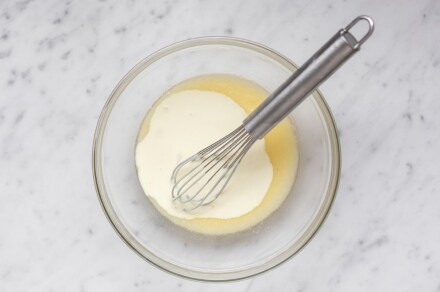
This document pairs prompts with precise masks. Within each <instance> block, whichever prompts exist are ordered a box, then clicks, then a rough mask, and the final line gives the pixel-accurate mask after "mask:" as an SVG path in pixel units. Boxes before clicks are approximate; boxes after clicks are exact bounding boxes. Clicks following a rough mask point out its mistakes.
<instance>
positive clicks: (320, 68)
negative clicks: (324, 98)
mask: <svg viewBox="0 0 440 292" xmlns="http://www.w3.org/2000/svg"><path fill="white" fill-rule="evenodd" d="M361 20H365V21H367V22H368V26H369V29H368V32H367V33H366V34H365V35H364V36H363V37H362V38H361V39H360V40H359V41H358V40H357V39H356V38H355V37H354V36H353V35H352V34H351V33H350V32H349V31H350V29H351V28H352V27H353V26H354V25H356V24H357V23H358V22H359V21H361ZM373 30H374V23H373V20H372V19H371V18H370V17H369V16H365V15H361V16H359V17H357V18H355V19H354V20H353V21H352V22H351V23H350V24H349V25H347V27H345V28H343V29H341V30H339V31H338V32H337V33H336V34H335V35H334V36H333V37H332V38H331V39H330V40H328V41H327V42H326V43H325V44H324V45H323V46H322V47H321V48H320V49H319V50H318V51H317V52H316V53H315V54H314V55H313V56H312V57H311V58H310V59H309V60H308V61H307V62H305V63H304V65H302V66H301V67H300V68H299V69H298V70H297V71H295V73H293V75H292V76H290V77H289V78H288V79H287V80H286V81H285V82H284V83H283V84H282V85H281V86H280V87H278V88H277V89H276V90H275V92H273V93H272V94H271V95H270V96H269V97H268V98H267V99H266V100H265V101H264V102H263V103H262V104H261V105H260V106H259V107H258V108H257V109H255V110H254V111H253V112H252V113H251V114H250V115H249V116H248V117H247V118H246V119H245V120H244V121H243V125H244V127H245V129H246V131H247V132H248V133H249V134H250V135H251V136H253V137H255V138H258V139H261V138H262V137H264V136H265V135H266V134H267V133H268V132H269V131H270V130H271V129H272V128H273V127H274V126H275V125H277V124H278V123H279V122H280V121H281V120H282V119H283V118H285V117H286V116H287V115H288V114H289V113H290V112H291V111H292V110H293V109H294V108H295V107H296V106H297V105H298V104H300V103H301V102H302V101H303V100H304V99H305V98H306V97H307V96H309V95H310V94H311V93H312V92H313V91H314V90H315V89H316V88H317V87H318V86H319V85H320V84H321V83H322V82H324V81H325V80H326V79H327V78H328V77H330V76H331V75H332V74H333V73H334V72H335V71H336V70H337V69H338V68H339V67H340V66H341V65H342V64H343V63H344V62H345V61H347V60H348V59H349V58H350V57H351V56H353V55H354V54H355V53H356V52H357V51H359V49H360V46H361V45H362V44H363V43H364V42H365V41H366V40H367V39H368V38H369V37H370V35H371V34H372V33H373Z"/></svg>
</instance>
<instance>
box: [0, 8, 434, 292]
mask: <svg viewBox="0 0 440 292" xmlns="http://www.w3.org/2000/svg"><path fill="white" fill-rule="evenodd" d="M358 14H369V15H371V16H372V17H373V18H374V19H375V21H376V24H377V30H376V31H375V34H374V36H373V37H372V39H371V40H370V41H369V42H368V43H367V44H366V45H365V48H364V50H362V51H361V53H359V54H358V56H357V57H356V59H355V60H352V61H350V62H349V63H348V64H347V65H345V66H344V68H343V70H341V71H340V72H338V73H337V74H336V75H335V76H334V78H333V79H332V80H331V81H329V82H328V83H326V84H325V85H324V86H323V87H322V91H323V93H324V95H325V96H326V97H327V100H328V102H329V104H330V106H331V107H332V109H333V113H334V115H335V119H336V121H337V124H338V127H339V131H340V134H341V144H342V153H343V169H342V181H341V185H340V189H339V193H338V197H337V200H336V202H335V204H334V207H333V209H332V212H331V214H330V216H329V218H328V220H327V221H326V223H325V224H324V226H323V227H322V229H321V230H320V232H319V233H318V235H317V236H316V237H315V238H314V240H313V241H312V242H311V243H310V244H309V245H308V246H307V247H306V248H305V249H304V250H303V251H302V252H301V253H300V254H299V255H298V256H296V257H295V258H294V259H293V260H291V261H289V262H288V263H286V264H284V265H282V266H281V267H279V268H277V269H275V270H273V271H270V272H268V273H266V274H263V275H262V276H259V277H257V278H254V279H251V280H245V281H240V282H235V283H229V284H220V285H214V284H203V283H198V282H191V281H188V280H183V279H179V278H176V277H174V276H170V275H168V274H166V273H164V272H162V271H160V270H158V269H156V268H154V267H153V266H151V265H149V264H147V263H146V262H144V261H143V260H142V259H140V258H139V257H138V256H137V255H135V254H134V253H133V252H132V251H131V250H130V249H128V248H127V247H126V246H125V245H124V243H123V242H122V241H121V240H119V238H118V237H117V236H116V234H115V232H114V231H113V230H112V228H111V227H110V225H109V224H108V222H107V220H106V218H105V216H104V215H103V212H102V211H101V208H100V205H99V203H98V200H97V198H96V195H95V190H94V186H93V180H92V173H91V161H90V160H91V159H90V156H91V145H92V138H93V133H94V129H95V125H96V122H97V118H98V116H99V113H100V110H101V108H102V106H103V104H104V103H105V101H106V98H107V96H108V95H109V93H110V92H111V90H112V89H113V87H114V86H115V84H116V83H117V82H118V81H119V79H120V78H121V77H122V76H123V75H124V74H125V73H126V72H127V71H128V70H129V69H130V68H131V67H132V66H133V65H135V64H136V63H137V62H138V61H139V60H140V59H142V58H144V57H145V56H146V55H148V54H150V53H152V52H153V51H155V50H157V49H160V48H161V47H163V46H165V45H168V44H171V43H173V42H175V41H179V40H183V39H187V38H190V37H197V36H206V35H231V36H236V37H243V38H247V39H250V40H253V41H256V42H260V43H263V44H265V45H267V46H270V47H272V48H274V49H275V50H278V51H280V52H281V53H283V54H285V55H287V56H288V57H290V58H291V59H293V60H294V61H295V62H297V63H302V62H303V61H305V60H306V58H307V57H308V56H309V55H310V53H311V52H313V51H314V50H316V49H317V48H318V47H319V46H320V45H321V44H322V42H323V41H324V40H326V39H327V38H328V37H329V36H331V35H332V34H333V33H334V32H335V31H336V30H337V29H338V28H340V27H341V26H343V25H345V24H346V23H348V21H350V20H351V19H352V18H353V17H354V16H356V15H358ZM439 82H440V1H438V0H431V1H428V0H421V1H411V0H402V1H398V0H372V1H346V0H336V1H323V0H320V1H306V0H304V1H288V0H273V1H262V0H260V1H251V0H243V1H139V0H138V1H131V0H130V1H116V0H107V1H105V0H102V1H84V0H82V1H81V0H79V1H70V0H69V1H66V0H62V1H54V0H48V1H35V0H26V1H1V2H0V291H166V290H170V291H171V290H173V291H207V290H209V291H228V292H233V291H240V292H244V291H302V292H306V291H440V248H439V246H440V245H439V243H440V228H439V226H440V158H439V157H440V156H439V153H440V152H439V149H440V116H439V112H440V98H439V93H438V88H439Z"/></svg>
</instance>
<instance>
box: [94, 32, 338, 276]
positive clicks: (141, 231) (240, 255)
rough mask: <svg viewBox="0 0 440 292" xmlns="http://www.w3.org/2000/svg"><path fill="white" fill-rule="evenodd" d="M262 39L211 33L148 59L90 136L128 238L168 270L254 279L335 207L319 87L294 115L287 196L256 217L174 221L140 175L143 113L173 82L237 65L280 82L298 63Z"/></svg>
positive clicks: (98, 178) (108, 204) (100, 182)
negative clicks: (212, 230)
mask: <svg viewBox="0 0 440 292" xmlns="http://www.w3.org/2000/svg"><path fill="white" fill-rule="evenodd" d="M296 68H297V67H296V66H295V64H294V63H292V62H291V61H289V60H288V59H287V58H285V57H284V56H282V55H280V54H279V53H277V52H275V51H273V50H271V49H269V48H267V47H264V46H262V45H259V44H256V43H253V42H250V41H246V40H241V39H235V38H226V37H206V38H199V39H192V40H187V41H183V42H180V43H176V44H174V45H171V46H169V47H166V48H164V49H162V50H160V51H158V52H156V53H154V54H152V55H151V56H149V57H147V58H146V59H144V60H142V61H141V62H140V63H139V64H137V65H136V66H135V67H134V68H133V69H131V70H130V72H128V74H127V75H126V76H125V77H124V78H123V79H122V80H121V81H120V82H119V84H118V85H117V86H116V88H115V89H114V91H113V92H112V94H111V95H110V97H109V99H108V101H107V103H106V104H105V106H104V108H103V110H102V113H101V116H100V118H99V121H98V125H97V128H96V133H95V138H94V143H93V173H94V180H95V186H96V190H97V193H98V197H99V200H100V202H101V204H102V207H103V210H104V212H105V214H106V216H107V218H108V219H109V221H110V223H111V224H112V226H113V227H114V229H115V230H116V232H117V233H118V234H119V236H120V237H121V238H122V240H123V241H124V242H125V243H126V244H127V245H128V246H129V247H130V248H131V249H132V250H133V251H135V252H136V253H137V254H138V255H140V256H141V257H142V258H144V259H145V260H147V261H149V262H150V263H152V264H154V265H155V266H157V267H159V268H161V269H163V270H165V271H168V272H170V273H173V274H176V275H179V276H183V277H187V278H191V279H197V280H205V281H230V280H238V279H243V278H247V277H250V276H254V275H257V274H259V273H262V272H264V271H267V270H270V269H271V268H273V267H275V266H277V265H279V264H281V263H282V262H284V261H286V260H287V259H289V258H291V257H292V256H293V255H295V254H296V253H297V252H298V251H299V250H300V249H301V248H302V247H304V246H305V245H306V244H307V242H309V240H310V239H311V238H312V237H313V235H314V234H315V233H316V232H317V230H318V229H319V227H320V226H321V224H322V223H323V221H324V219H325V217H326V215H327V213H328V212H329V209H330V206H331V204H332V201H333V199H334V197H335V193H336V189H337V185H338V181H339V176H340V150H339V142H338V136H337V132H336V127H335V124H334V120H333V118H332V115H331V113H330V109H329V108H328V106H327V104H326V103H325V101H324V98H323V97H322V95H321V94H320V93H319V92H318V91H315V92H314V93H313V95H312V96H310V97H309V98H308V99H306V100H305V101H304V102H303V103H302V104H301V105H300V106H299V107H298V108H296V109H295V110H294V111H293V112H292V113H291V114H290V116H289V118H290V119H292V120H293V121H294V123H295V126H296V132H297V137H298V143H299V155H300V158H299V167H298V173H297V178H296V181H295V184H294V186H293V188H292V190H291V193H290V194H289V196H288V197H287V199H286V201H285V202H284V203H283V205H282V206H281V207H280V208H279V209H278V210H277V211H276V212H274V213H273V214H272V215H271V216H269V217H268V218H267V219H266V220H264V221H263V222H261V223H260V224H258V225H257V226H255V227H253V228H251V229H249V230H247V231H244V232H240V233H236V234H231V235H226V236H220V237H212V236H204V235H201V234H196V233H192V232H189V231H187V230H185V229H183V228H180V227H178V226H175V225H174V224H173V223H171V222H169V221H168V220H167V219H166V218H164V217H163V216H162V215H161V214H159V212H158V211H157V210H156V209H155V208H154V207H153V206H152V204H151V203H150V201H149V199H148V198H147V197H146V196H145V194H144V192H143V191H142V188H141V186H140V184H139V181H138V177H137V173H136V167H135V143H136V137H137V134H138V130H139V127H140V125H141V122H142V119H143V118H144V116H145V114H146V112H147V111H148V110H149V108H150V107H151V106H152V105H153V103H154V102H155V100H156V99H157V98H159V97H160V96H161V95H162V94H163V93H164V92H165V91H166V90H167V89H169V88H170V87H172V86H173V85H176V84H178V83H179V82H181V81H183V80H186V79H189V78H192V77H195V76H198V75H204V74H214V73H220V74H233V75H236V76H240V77H244V78H246V79H249V80H252V81H254V82H256V83H257V84H259V85H261V86H262V87H264V88H265V89H266V90H267V91H268V92H272V91H274V90H275V89H276V88H277V87H278V85H280V84H281V83H282V82H283V81H284V80H286V79H287V77H288V76H290V75H291V74H292V72H294V71H295V70H296Z"/></svg>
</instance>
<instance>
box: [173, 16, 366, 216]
mask: <svg viewBox="0 0 440 292" xmlns="http://www.w3.org/2000/svg"><path fill="white" fill-rule="evenodd" d="M361 20H364V21H366V22H367V23H368V26H369V28H368V31H367V33H366V34H365V35H364V36H363V37H362V38H361V39H360V40H359V41H358V40H357V39H356V38H355V37H354V36H353V35H352V34H351V33H350V32H349V30H350V29H351V28H352V27H353V26H355V25H356V24H357V23H358V22H359V21H361ZM373 30H374V22H373V20H372V19H371V18H370V17H369V16H365V15H361V16H359V17H357V18H355V19H354V20H353V21H352V22H351V23H350V24H348V25H347V26H346V27H345V28H343V29H341V30H339V31H338V32H337V33H336V34H335V35H334V36H333V37H332V38H330V39H329V40H328V41H327V42H326V43H325V44H324V45H323V46H322V47H321V48H320V49H319V50H318V51H317V52H316V53H315V54H314V55H313V56H312V57H311V58H310V59H309V60H308V61H307V62H305V63H304V65H303V66H301V67H300V68H299V69H298V70H297V71H295V72H294V73H293V74H292V75H291V76H290V77H289V78H288V79H287V80H286V81H285V82H284V83H283V84H282V85H281V86H280V87H278V88H277V89H276V90H275V91H274V92H273V93H272V94H271V95H270V96H269V97H268V98H266V100H264V102H263V103H262V104H260V106H259V107H257V109H255V110H254V111H253V112H252V113H251V114H250V115H249V116H248V117H247V118H246V119H245V120H244V121H243V124H242V125H241V126H239V127H238V128H236V129H235V130H234V131H232V132H231V133H229V134H228V135H226V136H224V137H223V138H221V139H220V140H218V141H217V142H215V143H213V144H211V145H209V146H208V147H206V148H204V149H203V150H201V151H199V152H197V153H196V154H194V155H192V156H191V157H189V158H187V159H185V160H184V161H182V162H181V163H179V164H178V165H177V166H176V168H175V169H174V171H173V173H172V176H171V182H172V184H173V187H172V192H171V195H172V199H173V200H174V201H179V202H180V203H181V204H182V205H183V209H184V210H185V211H192V210H195V209H197V208H199V207H201V206H205V205H208V204H211V203H212V202H214V201H215V200H217V198H218V197H219V196H220V195H221V194H222V192H223V190H224V189H225V188H226V186H227V185H228V183H229V181H230V180H231V178H232V176H233V175H234V173H235V171H236V170H237V167H238V166H239V164H240V162H241V160H242V159H243V157H244V156H245V155H246V153H247V152H248V150H249V149H250V148H251V147H252V145H253V144H254V143H255V141H257V140H258V139H262V138H263V137H264V136H265V135H266V134H267V133H268V132H269V131H270V130H271V129H272V128H273V127H275V126H276V125H277V124H278V123H279V122H280V121H281V120H282V119H284V118H285V117H286V116H287V115H288V114H289V113H290V112H291V111H292V110H293V109H294V108H296V107H297V106H298V104H300V103H301V102H302V101H303V100H304V99H305V98H306V97H307V96H309V95H310V94H311V93H312V92H313V91H314V90H315V89H316V88H317V87H318V86H319V85H320V84H321V83H322V82H324V81H325V80H326V79H327V78H328V77H330V76H331V75H332V74H333V73H334V72H335V71H336V70H337V69H338V68H339V67H340V66H341V65H342V64H343V63H345V61H347V60H348V59H349V58H350V57H351V56H352V55H354V54H355V53H356V52H357V51H359V49H360V46H361V45H362V44H363V43H364V42H365V41H366V40H367V39H368V38H369V37H370V35H371V34H372V33H373ZM194 164H195V165H194ZM183 168H189V169H187V171H186V172H185V173H183V174H180V175H179V173H180V171H181V170H182V169H183Z"/></svg>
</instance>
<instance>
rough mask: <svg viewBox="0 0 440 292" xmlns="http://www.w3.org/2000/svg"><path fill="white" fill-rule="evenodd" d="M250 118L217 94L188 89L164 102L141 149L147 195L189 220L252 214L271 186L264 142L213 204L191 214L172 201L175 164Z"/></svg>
mask: <svg viewBox="0 0 440 292" xmlns="http://www.w3.org/2000/svg"><path fill="white" fill-rule="evenodd" d="M245 117H246V113H245V112H244V110H243V109H242V108H241V107H240V106H239V105H238V104H236V103H235V102H234V101H233V100H231V99H230V98H229V97H227V96H225V95H223V94H221V93H217V92H211V91H200V90H185V91H181V92H178V93H175V94H172V95H170V96H167V97H166V98H164V99H163V100H162V101H161V102H160V103H159V104H158V105H157V106H156V107H155V109H154V112H153V113H152V114H151V121H150V125H149V130H148V133H147V135H146V136H145V137H144V138H143V139H142V141H140V142H139V144H138V145H137V147H136V167H137V170H138V175H139V179H140V182H141V185H142V188H143V190H144V192H145V193H146V195H147V196H149V197H150V198H151V199H153V200H154V201H155V202H156V203H157V204H158V205H159V206H160V207H161V208H162V209H163V210H164V211H165V212H167V213H168V214H169V215H171V216H175V217H178V218H184V219H192V218H221V219H227V218H235V217H240V216H242V215H244V214H246V213H248V212H250V211H252V210H253V209H254V208H255V207H257V206H258V205H259V204H260V203H261V201H262V200H263V198H264V196H265V195H266V192H267V191H268V189H269V186H270V183H271V181H272V175H273V169H272V164H271V162H270V159H269V157H268V155H267V153H266V151H265V147H264V140H259V141H257V142H256V143H255V144H254V145H253V146H252V147H251V149H250V150H249V152H248V153H247V154H246V156H245V157H244V158H243V160H242V161H241V163H240V165H239V167H238V168H237V170H236V172H235V174H234V175H233V177H232V179H231V181H230V182H229V184H228V187H227V188H226V189H225V190H224V191H223V193H222V194H221V196H220V197H219V198H218V199H217V200H216V201H215V202H214V203H212V204H210V205H208V206H204V207H202V208H198V209H196V210H194V211H191V212H186V211H183V210H182V208H181V206H179V203H178V201H175V202H173V201H172V197H171V190H172V184H171V174H172V172H173V169H174V168H175V167H176V165H177V164H178V163H179V162H181V161H182V160H183V159H185V158H187V157H189V156H190V155H193V154H194V153H196V152H198V151H199V150H201V149H202V148H204V147H206V146H208V145H210V144H211V143H213V142H215V141H216V140H218V139H219V138H221V137H223V136H225V135H226V134H228V133H230V132H231V131H232V130H234V129H235V128H236V127H237V126H239V125H241V123H242V121H243V120H244V118H245Z"/></svg>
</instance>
